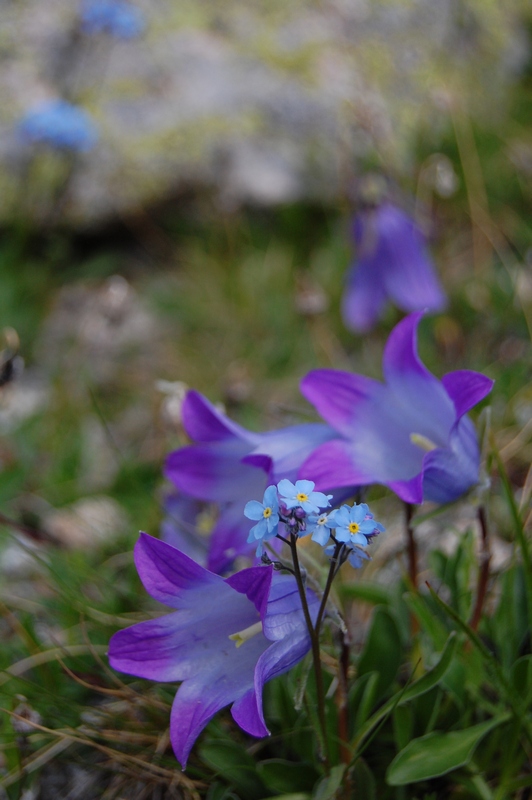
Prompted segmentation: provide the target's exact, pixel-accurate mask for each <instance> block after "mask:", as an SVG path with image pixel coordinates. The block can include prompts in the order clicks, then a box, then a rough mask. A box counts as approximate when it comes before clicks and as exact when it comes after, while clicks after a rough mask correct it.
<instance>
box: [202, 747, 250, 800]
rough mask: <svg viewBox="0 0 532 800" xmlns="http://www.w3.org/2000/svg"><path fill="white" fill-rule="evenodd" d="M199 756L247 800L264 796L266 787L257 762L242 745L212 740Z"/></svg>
mask: <svg viewBox="0 0 532 800" xmlns="http://www.w3.org/2000/svg"><path fill="white" fill-rule="evenodd" d="M199 755H200V757H201V759H202V760H203V761H204V762H205V763H206V764H208V766H210V767H212V769H214V770H215V771H216V772H217V773H218V774H219V775H220V776H221V777H222V778H223V779H224V780H226V781H227V782H228V783H229V784H230V785H231V786H233V787H234V788H235V790H236V791H237V792H238V794H241V795H242V796H243V797H245V798H246V800H248V798H249V800H254V799H255V798H258V797H263V796H264V789H265V787H264V784H263V783H262V781H261V780H260V778H259V776H258V775H257V772H256V764H255V761H254V760H253V758H252V757H251V756H250V755H249V753H247V752H246V750H244V748H243V747H242V746H241V745H239V744H237V743H236V742H231V741H228V740H215V739H211V740H210V741H207V742H205V743H204V744H203V745H202V746H201V747H200V751H199Z"/></svg>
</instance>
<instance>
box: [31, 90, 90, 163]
mask: <svg viewBox="0 0 532 800" xmlns="http://www.w3.org/2000/svg"><path fill="white" fill-rule="evenodd" d="M18 129H19V131H20V133H21V135H22V136H23V137H24V138H25V139H27V140H29V141H30V142H34V143H36V144H46V145H48V146H49V147H53V148H55V149H56V150H72V151H77V152H86V151H88V150H90V149H91V148H92V147H93V146H94V145H95V144H96V141H97V139H98V133H97V131H96V127H95V125H94V123H93V122H92V120H91V118H90V117H89V115H88V114H87V113H86V112H85V111H84V110H83V109H82V108H80V107H79V106H75V105H73V104H72V103H69V102H67V101H66V100H61V99H59V98H56V99H53V100H46V101H45V102H44V103H41V104H40V105H38V106H36V107H35V108H34V109H33V110H31V111H28V113H27V114H26V116H25V117H23V119H22V120H21V121H20V122H19V125H18Z"/></svg>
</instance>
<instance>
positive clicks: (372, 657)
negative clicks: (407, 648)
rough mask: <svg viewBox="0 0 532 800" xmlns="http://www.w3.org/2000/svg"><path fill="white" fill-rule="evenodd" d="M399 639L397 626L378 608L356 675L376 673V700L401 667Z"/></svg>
mask: <svg viewBox="0 0 532 800" xmlns="http://www.w3.org/2000/svg"><path fill="white" fill-rule="evenodd" d="M401 657H402V648H401V637H400V636H399V631H398V630H397V624H396V622H395V620H394V618H393V617H392V615H391V614H390V612H389V611H387V610H386V609H385V608H382V607H381V606H378V607H377V609H376V610H375V613H374V615H373V622H372V625H371V628H370V631H369V634H368V638H367V640H366V645H365V647H364V650H363V652H362V655H361V656H360V658H359V660H358V665H357V669H358V674H359V675H365V674H366V673H368V672H377V673H378V676H379V678H378V682H377V687H376V690H375V695H376V699H378V698H379V697H381V696H382V695H383V694H384V692H385V691H386V689H387V688H388V687H389V686H390V684H391V683H392V681H393V679H394V678H395V676H396V675H397V671H398V670H399V667H400V666H401Z"/></svg>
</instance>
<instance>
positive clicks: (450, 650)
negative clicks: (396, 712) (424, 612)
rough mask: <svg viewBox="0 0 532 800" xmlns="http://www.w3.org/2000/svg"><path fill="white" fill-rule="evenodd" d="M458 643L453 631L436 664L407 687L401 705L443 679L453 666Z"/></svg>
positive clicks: (428, 690) (427, 690)
mask: <svg viewBox="0 0 532 800" xmlns="http://www.w3.org/2000/svg"><path fill="white" fill-rule="evenodd" d="M457 644H458V639H457V638H456V633H455V632H454V631H453V632H452V633H451V634H450V636H449V638H448V639H447V641H446V643H445V647H444V649H443V652H442V654H441V656H440V659H439V661H438V663H437V664H435V666H434V667H433V668H432V669H431V670H429V671H428V672H426V673H425V674H424V675H422V676H421V678H418V679H417V681H414V683H412V684H410V686H407V687H406V689H405V691H404V692H403V696H402V697H401V699H400V700H399V705H403V704H404V703H408V701H409V700H412V699H413V698H414V697H419V695H421V694H425V692H430V690H431V689H433V688H434V686H436V685H437V684H438V683H439V682H440V681H441V679H442V678H443V677H444V675H445V673H446V672H447V670H448V669H449V667H450V666H451V662H452V660H453V657H454V654H455V652H456V645H457Z"/></svg>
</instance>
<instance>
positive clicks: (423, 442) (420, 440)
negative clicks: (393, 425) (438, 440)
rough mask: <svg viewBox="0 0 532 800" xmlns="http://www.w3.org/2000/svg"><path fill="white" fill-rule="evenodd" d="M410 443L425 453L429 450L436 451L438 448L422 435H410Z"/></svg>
mask: <svg viewBox="0 0 532 800" xmlns="http://www.w3.org/2000/svg"><path fill="white" fill-rule="evenodd" d="M410 441H411V442H412V444H415V445H417V446H418V447H421V449H422V450H425V452H426V453H430V451H431V450H436V448H437V447H438V445H437V444H434V442H432V441H431V440H430V439H429V438H428V436H423V434H422V433H411V434H410Z"/></svg>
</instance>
